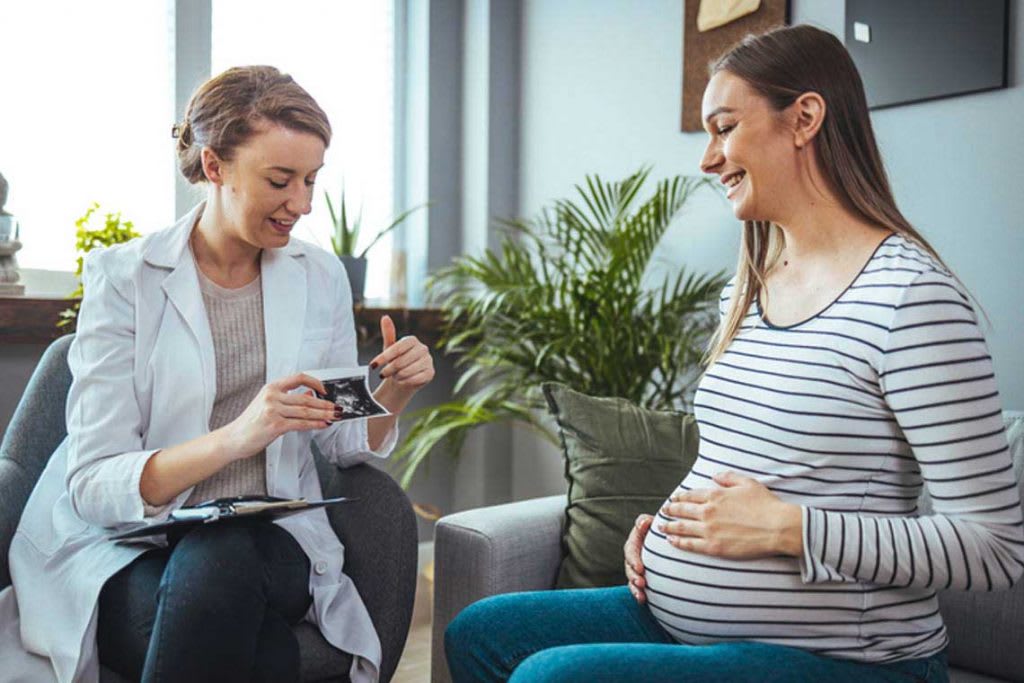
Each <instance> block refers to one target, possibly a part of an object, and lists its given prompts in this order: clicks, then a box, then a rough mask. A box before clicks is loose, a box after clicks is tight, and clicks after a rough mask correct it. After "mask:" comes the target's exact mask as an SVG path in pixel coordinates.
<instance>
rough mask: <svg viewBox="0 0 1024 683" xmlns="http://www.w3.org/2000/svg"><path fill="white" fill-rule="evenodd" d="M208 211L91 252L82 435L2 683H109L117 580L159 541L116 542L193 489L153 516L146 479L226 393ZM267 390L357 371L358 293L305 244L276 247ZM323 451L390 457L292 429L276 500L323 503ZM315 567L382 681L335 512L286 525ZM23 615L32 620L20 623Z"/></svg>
mask: <svg viewBox="0 0 1024 683" xmlns="http://www.w3.org/2000/svg"><path fill="white" fill-rule="evenodd" d="M202 209H203V205H199V206H197V207H196V208H195V209H194V210H193V211H191V212H190V213H189V214H188V215H187V216H185V217H184V218H182V219H181V220H180V221H179V222H178V223H177V224H175V225H174V226H172V227H170V228H167V229H165V230H162V231H160V232H157V233H153V234H151V235H148V236H146V237H143V238H141V239H137V240H133V241H132V242H129V243H127V244H124V245H118V246H115V247H111V248H108V249H104V250H96V251H93V252H90V253H89V255H88V257H87V258H86V266H85V273H84V276H83V277H84V281H85V291H86V298H85V301H84V302H83V304H82V309H81V312H80V314H79V318H78V333H77V335H76V338H75V340H74V342H73V343H72V345H71V348H70V351H69V356H68V363H69V365H70V367H71V372H72V375H73V382H72V385H71V390H70V393H69V395H68V403H67V423H68V436H67V438H66V439H65V440H64V441H63V442H62V444H61V445H60V447H59V448H58V449H57V451H56V452H55V453H54V455H53V456H52V458H51V459H50V461H49V464H48V465H47V467H46V469H45V471H44V472H43V474H42V477H41V478H40V480H39V482H38V484H37V485H36V487H35V489H34V490H33V492H32V495H31V497H30V498H29V501H28V503H27V505H26V507H25V511H24V514H23V515H22V518H21V521H20V523H19V525H18V529H17V531H16V533H15V536H14V540H13V542H12V544H11V551H10V568H11V577H12V580H13V585H12V586H10V587H8V588H7V589H5V590H4V591H3V592H2V593H0V681H4V682H7V681H25V682H26V683H28V682H31V683H40V682H46V681H59V682H60V683H70V682H71V681H75V682H76V683H96V682H97V681H98V679H99V662H98V658H97V650H96V619H97V609H96V606H97V601H98V597H99V593H100V589H101V588H102V587H103V584H104V582H105V581H106V580H107V579H108V578H109V577H110V576H112V575H113V574H115V573H116V572H117V571H118V570H120V569H121V568H122V567H124V566H125V565H127V564H128V563H129V562H131V561H132V560H133V559H134V558H135V557H137V556H138V555H139V554H141V553H142V552H143V551H144V550H145V549H146V548H147V547H151V545H147V544H133V545H125V544H120V543H115V542H112V541H110V540H108V539H107V536H108V535H109V534H110V533H111V531H110V529H116V528H119V527H122V526H124V525H128V524H135V523H139V522H143V521H147V522H159V521H163V520H165V519H166V517H167V515H168V514H170V512H171V511H172V510H173V509H175V508H177V507H179V506H181V505H182V504H183V503H184V502H185V501H186V500H187V499H188V497H189V494H190V493H191V489H189V490H186V491H184V492H182V493H181V495H180V496H178V498H177V499H176V500H175V501H173V502H172V503H170V504H169V505H168V506H166V508H164V509H162V510H161V511H160V513H159V514H157V515H155V516H150V517H145V516H144V514H145V513H144V508H143V499H142V497H141V495H140V493H139V478H140V476H141V474H142V468H143V466H144V465H145V463H146V461H147V459H148V458H149V457H150V456H151V455H152V454H153V453H154V452H156V451H157V450H158V449H160V448H163V447H168V446H172V445H175V444H180V443H182V442H185V441H188V440H189V439H192V438H194V437H197V436H201V435H203V434H206V433H207V432H209V419H210V413H211V411H212V409H213V402H214V397H215V395H216V386H215V383H216V368H215V366H214V362H215V359H214V350H213V339H212V336H211V333H210V326H209V322H208V320H207V317H206V308H205V306H204V304H203V299H202V294H201V292H200V289H199V282H198V278H197V273H196V266H195V263H194V261H193V258H192V255H191V251H190V249H189V248H188V237H189V234H190V233H191V230H192V226H193V225H194V224H195V221H196V219H197V218H198V216H199V215H200V212H201V211H202ZM261 268H262V278H263V283H262V286H263V310H264V327H265V329H266V345H267V349H266V352H267V381H272V380H275V379H279V378H281V377H284V376H286V375H289V374H292V373H294V372H296V371H298V370H308V369H313V368H320V367H352V366H355V365H356V364H357V359H356V337H355V325H354V320H353V316H352V296H351V291H350V289H349V284H348V280H347V278H346V276H345V272H344V269H343V267H342V266H341V264H340V263H339V261H338V259H337V258H335V257H334V256H333V255H331V254H328V253H326V252H325V251H323V250H322V249H319V248H317V247H314V246H312V245H309V244H306V243H303V242H301V241H299V240H297V239H294V238H293V239H292V240H291V241H290V242H289V244H288V245H287V246H285V247H282V248H281V249H267V250H264V252H263V256H262V262H261ZM311 438H312V439H315V440H316V442H317V445H318V446H319V447H320V449H321V451H322V452H323V453H324V455H325V456H326V457H327V458H328V459H329V460H330V461H332V462H334V463H336V464H338V465H341V466H348V465H353V464H356V463H359V462H364V461H366V460H367V459H369V458H372V457H385V456H386V455H387V454H388V453H389V452H390V451H391V449H392V448H393V446H394V443H395V439H396V438H397V435H396V433H395V431H394V430H393V431H392V433H391V434H389V436H388V438H387V439H386V442H385V444H384V445H383V446H382V448H381V450H380V452H376V453H374V452H371V451H370V449H369V446H368V444H367V434H366V422H365V421H364V420H359V421H354V422H341V423H336V424H334V425H332V426H331V427H328V428H325V429H322V430H318V431H314V432H290V433H288V434H285V435H284V436H282V437H280V438H278V439H277V440H275V441H274V442H273V443H271V444H270V445H269V446H268V447H267V459H266V462H267V465H266V466H267V488H268V493H269V494H270V495H273V496H282V497H287V498H298V497H305V498H308V499H318V498H320V497H321V490H320V482H319V479H318V478H317V473H316V467H315V465H314V463H313V460H312V456H311V455H310V439H311ZM278 523H279V524H280V525H281V526H282V527H284V528H285V529H287V530H288V531H289V532H290V533H291V534H292V535H293V536H294V537H295V539H296V540H297V541H298V543H299V545H301V546H302V549H303V550H304V551H305V552H306V554H307V555H308V556H309V559H310V567H311V572H310V591H311V594H312V596H313V603H312V606H311V607H310V610H309V612H308V614H307V615H306V619H307V620H308V621H310V622H312V623H314V624H316V625H317V626H318V627H319V628H320V631H321V633H323V635H324V637H325V638H326V639H327V640H328V642H330V643H331V644H332V645H334V646H335V647H337V648H339V649H341V650H343V651H345V652H349V653H352V654H354V655H356V656H355V657H354V662H353V666H352V670H351V672H350V675H351V678H352V680H353V682H354V683H364V682H367V681H376V680H377V677H378V672H379V667H380V657H381V652H380V641H379V639H378V638H377V634H376V632H375V630H374V628H373V623H372V621H371V620H370V616H369V613H368V612H367V611H366V607H365V606H364V604H363V601H362V599H361V598H360V597H359V594H358V593H357V591H356V588H355V586H354V585H353V583H352V581H351V580H350V579H349V578H348V577H347V576H346V575H345V574H344V573H342V566H343V564H344V561H345V549H344V548H343V547H342V545H341V543H340V542H339V541H338V538H337V536H336V535H335V534H334V531H333V530H332V529H331V527H330V524H329V523H328V521H327V515H326V513H325V512H324V511H323V510H318V511H315V512H309V513H305V514H302V515H296V516H293V517H289V518H285V519H282V520H280V521H279V522H278ZM19 617H20V618H19Z"/></svg>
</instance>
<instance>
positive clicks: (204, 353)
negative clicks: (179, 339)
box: [145, 202, 217, 417]
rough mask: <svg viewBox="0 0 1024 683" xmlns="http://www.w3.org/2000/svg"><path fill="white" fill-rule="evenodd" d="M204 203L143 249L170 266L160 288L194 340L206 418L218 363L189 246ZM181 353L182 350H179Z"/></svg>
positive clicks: (214, 390) (162, 265) (153, 261)
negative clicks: (201, 374) (201, 380)
mask: <svg viewBox="0 0 1024 683" xmlns="http://www.w3.org/2000/svg"><path fill="white" fill-rule="evenodd" d="M204 207H205V202H204V203H202V204H199V205H198V206H196V207H195V208H194V209H192V210H191V211H189V212H188V214H186V215H185V216H183V217H182V218H181V219H180V220H179V221H178V223H177V224H176V225H175V229H174V230H169V231H167V232H166V233H163V234H161V235H160V236H159V238H158V239H154V240H153V241H152V242H151V243H150V245H149V247H148V248H147V250H146V255H145V259H146V261H147V262H148V263H149V264H151V265H154V266H157V267H160V268H170V269H171V271H170V273H169V274H168V275H167V277H165V278H164V280H163V282H162V283H161V287H162V289H163V291H164V294H166V295H167V299H168V301H170V302H171V305H172V306H174V308H175V310H177V312H178V314H179V315H180V316H181V318H182V320H184V321H185V325H186V327H188V330H189V332H190V334H191V337H192V340H193V341H194V342H195V344H196V346H195V352H196V353H198V354H199V358H200V361H201V363H202V367H203V408H204V410H205V414H206V416H207V417H209V415H210V414H211V413H212V412H213V401H214V398H215V397H216V395H217V362H216V358H215V357H214V350H213V334H212V333H211V332H210V321H209V319H208V318H207V315H206V305H205V304H204V303H203V295H202V291H201V290H200V289H199V276H198V274H197V272H196V262H195V259H194V258H193V257H192V250H191V249H190V248H189V246H188V239H189V236H190V235H191V234H192V228H193V226H194V225H195V223H196V221H197V220H198V218H199V215H200V214H201V213H202V211H203V208H204ZM182 351H183V352H184V349H182Z"/></svg>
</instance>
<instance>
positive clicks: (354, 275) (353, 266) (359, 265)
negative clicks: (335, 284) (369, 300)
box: [339, 256, 366, 304]
mask: <svg viewBox="0 0 1024 683" xmlns="http://www.w3.org/2000/svg"><path fill="white" fill-rule="evenodd" d="M339 258H341V264H342V265H343V266H345V272H346V273H348V283H349V284H350V285H351V286H352V303H354V304H361V303H362V302H363V287H364V285H365V284H366V257H365V256H363V257H359V258H356V257H355V256H341V257H339Z"/></svg>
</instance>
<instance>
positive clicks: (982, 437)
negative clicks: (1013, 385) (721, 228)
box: [643, 235, 1024, 662]
mask: <svg viewBox="0 0 1024 683" xmlns="http://www.w3.org/2000/svg"><path fill="white" fill-rule="evenodd" d="M732 287H733V285H732V284H730V285H729V286H728V287H727V288H726V291H725V293H724V294H723V300H722V310H723V311H724V310H725V309H726V308H727V303H728V299H729V296H730V294H731V291H732ZM695 414H696V417H697V420H698V423H699V425H700V454H699V457H698V459H697V461H696V463H695V464H694V467H693V469H692V471H691V472H690V473H689V474H688V475H687V477H686V478H685V479H684V480H683V482H682V483H681V484H680V487H679V488H680V489H683V490H690V489H696V488H712V487H715V486H716V484H715V483H714V482H713V481H712V480H711V477H712V476H713V475H714V474H716V473H717V472H721V471H725V470H734V471H736V472H738V473H739V474H743V475H746V476H750V477H754V478H756V479H757V480H759V481H760V482H762V483H763V484H765V485H766V486H767V487H768V488H769V489H771V490H772V491H773V492H775V494H777V495H778V496H779V497H780V498H782V499H783V500H785V501H787V502H790V503H795V504H798V505H801V506H802V507H803V523H804V555H803V558H792V557H773V558H768V559H763V560H754V561H733V560H724V559H718V558H714V557H708V556H705V555H700V554H696V553H690V552H685V551H682V550H679V549H677V548H675V547H673V546H671V545H669V544H668V542H667V541H666V540H665V538H664V535H663V534H661V532H659V531H658V530H657V529H656V528H652V530H651V532H650V533H648V535H647V538H646V541H645V544H644V551H643V561H644V566H645V567H646V578H647V582H648V589H647V597H648V602H649V604H650V608H651V610H652V614H653V615H654V616H655V617H656V618H657V619H658V620H659V622H660V623H661V624H662V626H664V627H665V629H666V630H668V631H669V632H670V633H671V634H672V635H673V636H674V637H675V638H676V639H677V640H679V641H680V642H683V643H690V644H702V643H712V642H722V641H731V640H756V641H762V642H771V643H778V644H782V645H789V646H794V647H800V648H803V649H806V650H812V651H815V652H819V653H821V654H825V655H830V656H835V657H842V658H848V659H855V660H859V661H866V662H889V661H895V660H901V659H912V658H917V657H926V656H929V655H932V654H934V653H936V652H938V651H939V650H941V649H942V648H943V647H944V646H945V645H946V642H947V637H946V631H945V627H944V626H943V623H942V617H941V615H940V614H939V611H938V602H937V600H936V597H935V592H936V591H937V590H943V589H947V588H953V589H964V590H993V589H998V588H1006V587H1008V586H1009V585H1010V584H1011V583H1013V582H1014V581H1015V580H1016V579H1018V578H1019V577H1020V576H1021V574H1022V572H1024V527H1022V522H1021V501H1020V495H1019V492H1018V490H1017V486H1016V484H1015V481H1014V476H1013V470H1012V467H1011V462H1010V456H1009V452H1008V449H1007V443H1006V433H1005V429H1004V427H1003V422H1002V417H1001V412H1000V402H999V395H998V392H997V389H996V382H995V378H994V376H993V373H992V361H991V358H990V356H989V354H988V350H987V347H986V345H985V341H984V339H983V337H982V335H981V332H980V330H979V328H978V324H977V320H976V317H975V314H974V311H973V309H972V307H971V305H970V303H969V302H968V299H967V297H966V296H965V295H964V293H963V291H962V288H961V287H960V286H959V284H958V283H957V281H956V280H955V279H954V278H953V277H952V276H951V275H950V274H949V273H948V272H947V271H946V270H945V269H944V268H942V266H941V265H940V264H938V263H937V262H936V261H935V260H934V259H932V258H931V257H930V256H929V255H928V254H927V253H925V252H924V251H923V250H922V249H920V248H919V247H918V246H917V245H915V244H914V243H913V242H910V241H908V240H906V239H904V238H903V237H900V236H898V235H890V236H889V237H888V238H886V239H885V240H884V241H883V242H882V243H881V244H880V245H879V247H878V249H877V250H876V251H875V253H874V254H873V255H872V257H871V259H870V260H869V261H868V262H867V264H866V265H865V267H864V268H863V269H862V271H861V272H860V273H859V274H858V276H857V277H856V279H855V280H854V281H853V283H851V285H850V286H849V287H848V288H847V289H846V290H845V291H843V293H842V294H840V295H839V296H838V298H836V300H835V301H834V302H833V303H831V304H830V305H829V306H828V307H827V308H825V309H824V310H823V311H821V312H820V313H818V314H817V315H815V316H813V317H812V318H810V319H808V320H805V321H803V322H801V323H798V324H795V325H791V326H788V327H777V326H773V325H771V324H770V323H768V322H766V321H765V320H763V316H762V315H761V311H760V308H759V305H758V303H757V302H756V301H755V302H754V303H753V304H752V305H751V310H750V311H749V312H748V314H747V316H746V318H745V319H744V322H743V328H742V329H741V331H740V333H739V335H737V337H736V339H735V340H734V341H733V342H732V344H731V345H730V346H729V348H728V351H727V352H726V353H725V354H724V355H723V356H722V357H721V359H720V360H719V361H718V362H717V363H715V364H714V365H713V366H711V367H710V368H709V369H708V371H707V373H706V375H705V376H704V378H703V379H702V381H701V383H700V387H699V389H698V391H697V395H696V400H695ZM923 485H926V486H927V490H928V492H929V494H930V496H931V499H932V502H933V507H934V513H932V514H927V515H925V514H924V513H923V512H922V511H919V510H918V506H917V500H918V496H919V495H920V493H921V489H922V486H923ZM666 520H667V518H665V517H664V516H662V515H660V514H659V519H658V520H657V521H656V525H657V523H658V522H659V521H660V522H663V521H666Z"/></svg>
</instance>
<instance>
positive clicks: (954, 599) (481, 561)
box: [431, 413, 1024, 683]
mask: <svg viewBox="0 0 1024 683" xmlns="http://www.w3.org/2000/svg"><path fill="white" fill-rule="evenodd" d="M1006 423H1007V425H1008V435H1009V438H1010V450H1011V453H1012V454H1013V466H1014V472H1015V474H1016V476H1017V482H1018V486H1021V487H1024V479H1022V470H1024V413H1007V414H1006ZM565 503H566V499H565V496H550V497H548V498H535V499H533V500H525V501H521V502H518V503H509V504H506V505H497V506H494V507H488V508H480V509H477V510H467V511H465V512H460V513H457V514H454V515H448V516H446V517H443V518H442V519H441V520H440V521H438V523H437V526H436V528H435V532H434V572H435V574H434V624H433V639H432V645H431V651H432V653H431V654H432V662H431V682H432V683H450V681H451V677H450V676H449V673H448V665H447V663H446V662H445V656H444V630H445V628H447V626H448V624H449V623H450V622H451V620H452V619H454V618H455V617H456V616H457V615H458V613H459V612H461V611H462V609H463V608H464V607H467V606H468V605H470V604H472V603H474V602H476V601H477V600H480V599H481V598H485V597H488V596H490V595H498V594H501V593H512V592H516V591H533V590H549V589H551V588H553V587H554V585H555V577H556V576H557V574H558V565H559V563H560V562H561V557H562V548H561V535H562V521H563V519H564V516H565ZM920 504H921V508H922V510H923V511H927V510H928V509H930V505H929V502H928V500H927V497H926V496H925V497H923V499H922V500H921V501H920ZM623 542H625V539H623ZM939 605H940V608H941V610H942V615H943V618H944V619H945V621H946V627H947V628H948V630H949V638H950V646H949V662H950V668H951V671H950V680H951V681H953V683H996V682H998V681H1021V680H1024V648H1022V647H1021V644H1022V643H1024V581H1021V582H1020V583H1018V584H1017V585H1016V586H1014V587H1013V589H1011V590H1010V591H1003V592H993V593H982V592H970V593H964V592H956V591H950V592H945V593H940V594H939Z"/></svg>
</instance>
